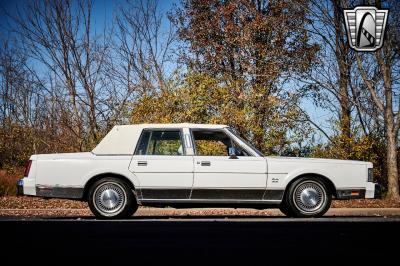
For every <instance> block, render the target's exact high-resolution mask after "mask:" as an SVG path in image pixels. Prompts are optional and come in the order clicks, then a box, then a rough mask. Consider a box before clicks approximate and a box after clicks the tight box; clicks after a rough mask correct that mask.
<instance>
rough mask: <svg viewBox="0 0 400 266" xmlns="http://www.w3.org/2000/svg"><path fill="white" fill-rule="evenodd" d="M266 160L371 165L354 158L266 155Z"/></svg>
mask: <svg viewBox="0 0 400 266" xmlns="http://www.w3.org/2000/svg"><path fill="white" fill-rule="evenodd" d="M265 158H266V159H267V160H272V161H281V162H284V161H288V162H304V163H331V164H352V165H368V166H370V167H372V163H370V162H364V161H356V160H339V159H325V158H304V157H283V156H266V157H265Z"/></svg>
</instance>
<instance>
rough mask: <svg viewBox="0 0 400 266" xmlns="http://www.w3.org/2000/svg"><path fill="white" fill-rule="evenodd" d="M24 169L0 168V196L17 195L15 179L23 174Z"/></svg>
mask: <svg viewBox="0 0 400 266" xmlns="http://www.w3.org/2000/svg"><path fill="white" fill-rule="evenodd" d="M23 172H24V169H23V168H16V169H0V196H15V195H17V186H16V184H17V181H18V179H20V178H21V177H22V176H23Z"/></svg>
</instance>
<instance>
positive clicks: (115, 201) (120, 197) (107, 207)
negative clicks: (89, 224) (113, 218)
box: [93, 182, 126, 215]
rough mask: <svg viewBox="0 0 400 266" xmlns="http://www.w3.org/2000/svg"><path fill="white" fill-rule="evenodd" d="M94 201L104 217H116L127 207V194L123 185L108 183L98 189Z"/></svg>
mask: <svg viewBox="0 0 400 266" xmlns="http://www.w3.org/2000/svg"><path fill="white" fill-rule="evenodd" d="M93 200H94V205H95V207H96V209H97V210H98V211H99V212H101V213H102V214H104V215H115V214H117V213H119V212H120V211H121V210H122V207H123V206H124V205H125V201H126V194H125V191H124V189H123V188H122V187H121V185H119V184H117V183H114V182H106V183H103V184H101V185H100V186H98V187H97V188H96V190H95V192H94V199H93Z"/></svg>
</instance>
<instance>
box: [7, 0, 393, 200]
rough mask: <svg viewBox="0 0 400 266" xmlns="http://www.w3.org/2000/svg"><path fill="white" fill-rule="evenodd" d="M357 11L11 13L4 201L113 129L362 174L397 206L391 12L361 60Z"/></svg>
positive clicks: (130, 3)
mask: <svg viewBox="0 0 400 266" xmlns="http://www.w3.org/2000/svg"><path fill="white" fill-rule="evenodd" d="M353 2H354V3H350V4H351V5H350V4H349V3H347V1H331V0H327V1H314V0H295V1H288V0H280V1H264V0H230V1H221V0H182V2H181V3H179V4H177V5H175V6H173V7H171V9H170V10H168V11H166V10H161V9H160V7H159V6H160V5H159V3H158V2H157V1H155V0H149V1H140V0H127V1H126V2H124V4H121V5H117V6H116V7H115V10H114V11H115V16H114V18H113V19H112V23H111V24H112V27H108V26H104V27H103V28H102V30H99V28H98V27H99V26H98V25H97V26H96V27H95V25H94V23H93V21H94V16H95V14H94V9H93V2H92V1H81V0H71V1H30V2H29V3H24V4H21V5H20V6H19V12H17V13H16V14H8V15H7V19H8V20H10V21H12V23H11V24H10V25H11V27H10V28H9V29H8V32H10V35H9V37H7V38H5V39H0V45H1V49H0V169H1V170H0V195H3V194H14V193H15V187H14V185H15V182H16V180H17V178H18V177H20V176H21V174H22V173H21V172H22V169H23V166H24V164H25V163H26V161H27V160H28V158H29V156H30V155H31V154H35V153H52V152H76V151H89V150H91V149H92V148H93V147H94V146H95V145H96V144H97V143H98V141H99V140H100V139H101V138H102V137H103V136H104V135H105V134H106V133H107V132H108V131H109V130H110V129H111V128H112V126H114V125H116V124H127V123H179V122H193V123H219V124H227V125H230V126H231V127H233V128H234V129H235V130H236V131H237V132H238V133H239V134H241V135H242V136H243V137H244V138H246V139H247V140H248V141H250V142H251V143H252V144H254V146H256V147H257V148H258V149H259V150H261V151H262V152H263V153H264V154H265V155H285V156H308V157H311V156H313V157H324V158H338V159H351V160H365V161H371V162H373V163H374V177H375V181H378V182H380V183H381V184H383V185H385V186H386V187H389V192H390V193H389V195H390V197H391V198H396V197H397V196H398V195H397V196H396V193H397V194H398V192H396V191H398V182H397V185H396V180H397V181H398V174H396V173H397V165H398V164H397V161H398V160H396V158H398V157H399V156H398V151H397V150H398V144H397V142H396V141H395V140H396V139H398V131H399V125H400V124H399V123H400V119H399V118H398V117H399V114H398V105H399V104H398V102H399V98H398V97H399V93H398V90H399V84H398V82H397V81H398V80H399V79H398V78H399V77H398V69H399V64H400V63H399V58H400V56H399V51H400V50H399V46H398V45H399V43H400V42H399V41H398V40H400V37H399V36H400V34H399V32H398V29H399V28H400V27H396V26H393V27H391V26H390V25H399V24H398V21H399V15H398V14H399V10H400V8H399V6H398V3H397V2H396V1H383V2H382V5H384V6H385V7H388V6H390V7H391V13H390V14H391V17H390V20H389V21H388V23H389V24H388V25H389V26H388V27H389V29H390V34H389V33H388V34H387V39H386V40H385V46H384V47H383V48H382V50H380V52H377V53H371V54H359V53H356V52H354V51H353V50H351V49H350V48H349V46H348V40H347V36H346V31H345V29H344V24H343V23H344V22H343V17H342V16H341V12H342V9H343V8H352V7H353V6H352V5H353V4H354V5H356V4H357V1H353ZM396 23H397V24H396ZM396 29H397V31H396ZM11 33H12V34H11ZM385 66H387V67H385ZM305 103H306V104H305ZM319 112H321V113H324V114H326V113H327V114H328V115H327V116H329V120H324V119H321V118H319V120H318V119H315V118H313V117H312V116H311V115H310V114H312V113H317V115H318V117H322V116H323V115H322V114H319ZM388 128H389V129H388ZM205 149H206V147H205ZM208 152H212V151H208ZM394 170H396V171H394Z"/></svg>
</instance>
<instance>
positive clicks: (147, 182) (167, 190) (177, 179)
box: [129, 129, 193, 201]
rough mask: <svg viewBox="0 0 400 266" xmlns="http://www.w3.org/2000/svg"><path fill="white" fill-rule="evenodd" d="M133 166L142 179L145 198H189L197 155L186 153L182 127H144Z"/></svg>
mask: <svg viewBox="0 0 400 266" xmlns="http://www.w3.org/2000/svg"><path fill="white" fill-rule="evenodd" d="M129 170H130V171H132V172H133V173H134V174H135V175H136V176H137V178H138V179H139V182H140V186H141V187H140V192H141V199H142V200H143V201H158V200H165V199H178V200H179V199H189V196H190V192H191V188H192V184H193V157H192V156H186V150H185V146H184V141H183V134H182V130H181V129H144V130H143V132H142V134H141V136H140V139H139V142H138V144H137V147H136V150H135V154H134V155H133V157H132V160H131V163H130V166H129ZM139 197H140V195H139Z"/></svg>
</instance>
